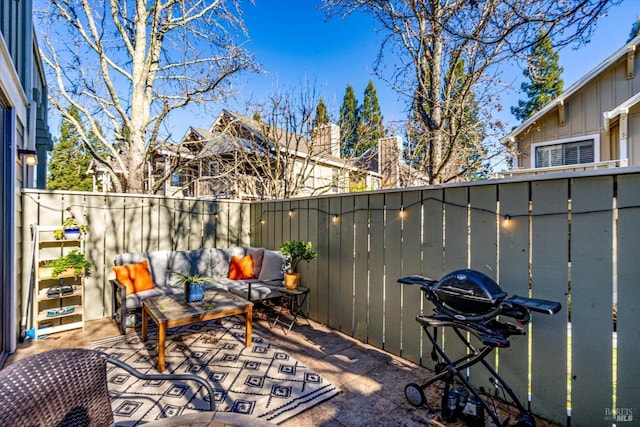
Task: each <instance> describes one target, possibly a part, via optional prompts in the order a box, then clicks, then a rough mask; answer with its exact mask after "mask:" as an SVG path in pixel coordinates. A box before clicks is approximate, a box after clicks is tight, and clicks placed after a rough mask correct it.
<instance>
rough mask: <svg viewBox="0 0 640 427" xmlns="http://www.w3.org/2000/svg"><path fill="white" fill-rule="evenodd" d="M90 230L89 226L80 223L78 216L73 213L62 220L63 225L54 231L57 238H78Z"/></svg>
mask: <svg viewBox="0 0 640 427" xmlns="http://www.w3.org/2000/svg"><path fill="white" fill-rule="evenodd" d="M87 231H89V229H88V227H87V226H86V225H84V224H80V223H79V222H78V220H77V219H76V217H75V216H74V215H73V214H71V216H70V217H67V218H65V219H64V221H62V227H61V228H59V229H57V230H55V231H54V232H53V236H54V237H55V238H56V239H57V240H78V239H80V237H81V236H82V235H83V234H86V233H87Z"/></svg>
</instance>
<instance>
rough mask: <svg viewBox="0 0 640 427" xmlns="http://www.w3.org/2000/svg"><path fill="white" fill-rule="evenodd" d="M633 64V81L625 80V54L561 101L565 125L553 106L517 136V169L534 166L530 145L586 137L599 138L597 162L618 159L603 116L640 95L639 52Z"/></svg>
mask: <svg viewBox="0 0 640 427" xmlns="http://www.w3.org/2000/svg"><path fill="white" fill-rule="evenodd" d="M634 61H635V73H634V77H633V79H630V80H628V79H627V77H626V72H627V57H626V55H624V56H623V57H622V58H620V59H619V60H618V61H616V62H615V63H614V64H612V66H610V67H609V68H608V69H607V70H605V71H604V72H603V73H601V74H600V75H599V76H597V77H596V78H594V79H592V80H591V81H590V82H588V83H587V84H586V85H585V86H584V87H582V88H581V89H580V90H578V91H577V92H576V93H574V94H572V95H571V96H570V97H569V98H567V99H566V100H565V101H564V110H565V111H564V115H565V125H564V126H561V125H560V121H559V117H560V115H559V111H558V107H556V108H554V109H552V110H551V111H550V112H549V113H547V114H546V115H544V116H543V117H542V118H540V120H537V121H536V122H535V123H534V124H533V125H531V126H530V127H529V128H528V129H526V130H525V131H523V132H522V133H520V135H518V137H517V142H518V149H519V151H520V152H521V153H523V154H524V155H522V156H520V158H519V159H518V167H519V168H521V169H528V168H533V167H535V161H534V159H533V153H532V152H531V144H534V143H538V142H545V141H554V140H562V139H567V138H573V137H578V136H586V135H599V136H600V160H602V161H605V160H617V159H613V158H612V157H611V149H610V132H607V131H606V130H605V129H604V122H603V115H602V113H603V112H605V111H609V110H612V109H613V108H615V107H616V106H618V105H620V104H622V103H623V102H625V101H626V100H627V99H629V98H630V97H632V96H633V95H634V94H636V93H638V92H640V53H636V55H635V58H634ZM615 143H618V141H615ZM633 164H640V163H639V162H635V163H633Z"/></svg>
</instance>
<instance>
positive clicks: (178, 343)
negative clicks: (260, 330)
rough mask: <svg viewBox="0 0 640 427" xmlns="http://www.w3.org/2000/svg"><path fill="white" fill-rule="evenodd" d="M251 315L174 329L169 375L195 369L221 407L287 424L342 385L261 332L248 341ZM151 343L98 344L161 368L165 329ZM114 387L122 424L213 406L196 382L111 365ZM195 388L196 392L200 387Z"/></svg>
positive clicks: (132, 361)
mask: <svg viewBox="0 0 640 427" xmlns="http://www.w3.org/2000/svg"><path fill="white" fill-rule="evenodd" d="M244 334H245V328H244V321H242V322H241V321H239V320H236V319H234V318H226V319H223V322H222V324H221V325H218V324H216V323H215V321H209V322H206V323H197V324H193V325H187V326H181V327H179V328H174V329H170V330H169V331H168V332H167V339H166V351H165V360H166V369H165V373H190V374H196V375H199V376H201V377H203V378H207V379H208V380H209V382H210V383H211V384H212V386H213V388H214V389H215V402H216V410H219V411H230V412H238V413H242V414H250V415H251V416H254V417H256V418H259V419H262V420H267V421H271V422H273V423H276V424H277V423H280V422H282V421H284V420H286V419H288V418H290V417H292V416H294V415H296V414H298V413H300V412H302V411H304V410H306V409H309V408H311V407H312V406H315V405H317V404H318V403H320V402H322V401H324V400H327V399H329V398H331V397H333V396H335V395H336V394H338V393H339V392H340V390H339V389H338V388H337V387H336V386H334V385H333V384H331V383H330V382H329V381H327V380H326V379H325V378H323V377H321V376H320V375H318V374H317V373H315V372H314V371H313V370H311V369H309V368H307V367H306V366H304V365H303V364H302V363H300V362H299V361H297V360H295V359H294V358H292V357H291V356H289V355H288V354H287V353H285V352H284V351H281V350H279V349H277V348H276V347H274V346H273V345H271V344H270V343H268V342H267V341H265V340H264V339H262V338H261V337H259V336H256V335H255V334H252V343H253V344H252V346H251V347H250V348H245V346H244ZM149 335H150V336H149V339H148V340H147V342H145V343H143V342H141V341H140V337H139V335H138V334H135V333H134V334H129V335H126V336H120V337H115V338H109V339H105V340H100V341H94V342H93V343H92V347H93V348H94V349H97V350H101V351H104V352H105V353H108V354H111V355H113V356H115V357H117V358H118V359H120V360H122V361H123V362H125V363H127V364H129V365H131V366H133V367H134V368H136V369H138V370H139V371H141V372H143V373H153V374H156V373H157V370H156V364H157V347H158V341H157V338H158V336H157V333H156V330H155V329H150V334H149ZM109 366H110V367H112V368H113V369H111V370H110V371H109V372H108V374H107V375H108V381H109V391H110V393H111V399H112V407H113V410H114V418H115V422H116V423H118V424H119V425H127V426H135V425H138V424H142V423H144V422H149V421H153V420H157V419H160V418H167V417H173V416H177V415H180V414H183V413H192V412H195V410H198V409H202V410H204V409H208V408H209V404H208V403H207V402H208V397H205V395H206V394H207V393H206V390H204V393H203V392H202V391H201V390H200V389H201V388H202V386H201V385H200V384H197V383H195V382H193V381H190V382H176V381H145V380H139V379H137V378H135V377H133V376H131V375H129V374H128V373H126V372H125V371H123V370H122V369H119V368H116V367H115V366H113V365H109ZM194 391H196V392H195V393H194Z"/></svg>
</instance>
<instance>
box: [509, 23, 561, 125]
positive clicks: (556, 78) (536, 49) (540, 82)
mask: <svg viewBox="0 0 640 427" xmlns="http://www.w3.org/2000/svg"><path fill="white" fill-rule="evenodd" d="M562 71H563V69H562V67H560V65H559V56H558V53H557V52H556V51H555V50H554V49H553V44H552V42H551V38H550V37H549V36H547V35H546V34H545V33H544V32H540V35H539V37H538V42H537V43H536V44H535V45H534V46H533V47H532V49H531V54H530V56H529V60H528V67H527V69H525V70H524V72H523V75H524V76H525V78H526V79H527V81H525V82H523V83H522V85H521V86H520V89H521V90H522V92H524V93H525V94H526V95H527V97H528V99H527V100H524V101H523V100H519V101H518V106H517V107H511V114H513V115H514V116H516V118H517V119H518V120H520V121H525V120H527V119H528V118H529V117H531V116H532V115H533V114H534V113H535V112H536V111H538V110H540V108H542V106H543V105H544V104H546V103H547V102H549V101H551V100H552V99H553V98H555V97H557V96H558V95H560V94H561V93H562V86H563V84H564V83H563V81H562Z"/></svg>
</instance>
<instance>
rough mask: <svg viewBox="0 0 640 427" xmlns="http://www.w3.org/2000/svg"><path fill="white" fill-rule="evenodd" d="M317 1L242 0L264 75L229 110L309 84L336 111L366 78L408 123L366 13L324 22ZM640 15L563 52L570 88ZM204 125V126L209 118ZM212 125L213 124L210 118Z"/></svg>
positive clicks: (612, 16)
mask: <svg viewBox="0 0 640 427" xmlns="http://www.w3.org/2000/svg"><path fill="white" fill-rule="evenodd" d="M319 4H320V1H318V0H255V5H251V4H250V3H249V2H248V1H246V0H243V11H244V15H245V16H244V19H245V24H246V26H247V28H248V31H249V35H250V37H251V41H250V43H249V44H248V45H247V48H248V49H249V50H250V51H252V52H254V53H255V55H256V59H257V60H258V62H259V63H260V64H261V65H262V66H263V67H264V69H265V71H266V74H265V75H260V76H257V75H252V76H246V77H245V81H243V82H239V83H240V84H241V98H240V99H239V100H238V101H236V102H230V103H229V105H228V107H230V108H234V109H236V110H239V111H242V110H241V108H242V107H241V106H243V105H244V104H243V100H244V99H247V98H250V97H253V98H254V99H257V100H259V99H265V98H266V97H267V96H268V94H269V93H270V92H271V91H273V90H274V89H276V88H286V89H292V88H296V87H299V86H300V85H301V84H302V82H303V81H304V80H307V81H311V82H314V83H315V88H316V89H317V90H318V91H319V93H320V94H321V95H322V96H323V98H324V99H325V101H326V102H327V104H328V106H329V109H330V110H331V112H332V113H333V114H337V111H338V109H339V107H340V105H341V103H342V97H343V96H344V92H345V88H346V85H347V84H348V83H351V84H352V85H353V87H354V90H355V93H356V96H357V97H358V100H359V101H360V102H361V101H362V96H363V93H364V88H365V86H366V85H367V82H368V80H369V79H370V78H371V79H373V81H374V84H375V87H376V91H377V93H378V98H379V101H380V106H381V109H382V113H383V115H384V117H385V121H388V120H402V119H404V117H405V113H404V111H405V107H404V105H403V104H402V103H401V102H400V101H399V100H398V97H397V96H396V94H395V93H394V92H393V91H391V90H390V88H389V87H387V85H386V84H385V83H384V82H383V81H380V80H378V79H377V78H376V77H375V76H373V73H372V71H371V69H372V66H373V62H374V60H375V57H376V54H377V52H378V48H379V46H380V36H378V35H377V34H376V33H375V31H374V29H373V22H372V21H371V19H370V18H369V17H368V16H363V15H360V16H350V17H348V18H347V19H345V20H341V19H338V18H334V19H332V20H330V21H327V20H326V19H325V15H324V13H323V12H322V11H319V10H317V6H318V5H319ZM639 13H640V0H625V1H624V2H623V3H622V4H621V5H619V6H616V7H614V8H612V9H611V10H610V12H609V13H608V15H607V16H605V17H602V18H601V19H600V21H599V22H598V25H597V28H596V31H595V33H594V34H593V36H592V39H591V43H589V44H588V45H586V46H583V47H581V48H580V50H578V51H576V50H574V49H573V48H571V47H569V48H565V49H563V50H562V51H560V61H561V64H562V66H563V67H564V74H563V79H564V82H565V88H567V87H569V86H570V85H571V83H573V82H575V81H576V80H577V79H579V78H580V77H581V76H582V75H584V74H586V73H587V72H588V71H589V70H590V69H592V68H594V67H595V66H596V65H598V64H599V63H600V62H601V61H603V60H604V59H605V58H607V57H608V56H609V55H611V54H612V53H613V52H615V51H616V50H617V49H619V48H620V47H621V46H622V45H623V44H624V43H625V42H626V40H627V37H628V35H629V31H630V29H631V25H632V23H633V21H634V20H635V19H636V18H637V16H638V14H639ZM503 71H504V75H503V77H504V79H505V80H506V81H509V82H514V84H513V87H514V88H515V89H519V87H520V83H521V81H522V70H521V69H520V68H519V67H516V66H511V67H509V68H505V69H504V70H503ZM519 98H520V95H519V94H518V93H517V92H515V91H514V92H512V93H505V94H503V104H504V110H503V112H502V113H501V116H502V117H500V118H501V119H502V120H503V121H505V122H506V124H507V127H506V128H507V129H510V128H511V127H512V126H513V125H515V124H516V121H515V118H514V117H513V116H511V114H510V106H511V105H515V104H516V103H517V100H518V99H519ZM202 119H203V120H204V121H205V122H203V123H200V124H199V125H200V126H202V127H206V126H208V125H209V124H210V119H209V118H205V117H202ZM207 120H209V121H207Z"/></svg>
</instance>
